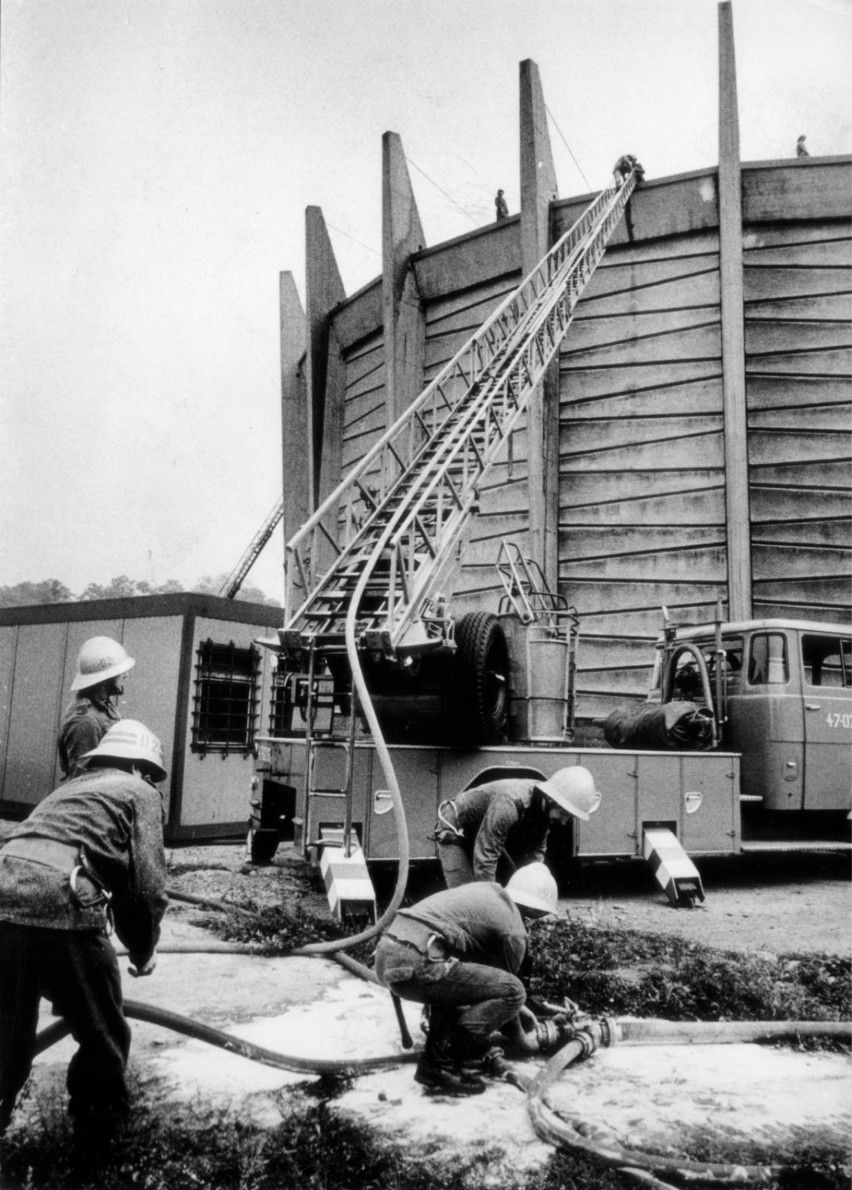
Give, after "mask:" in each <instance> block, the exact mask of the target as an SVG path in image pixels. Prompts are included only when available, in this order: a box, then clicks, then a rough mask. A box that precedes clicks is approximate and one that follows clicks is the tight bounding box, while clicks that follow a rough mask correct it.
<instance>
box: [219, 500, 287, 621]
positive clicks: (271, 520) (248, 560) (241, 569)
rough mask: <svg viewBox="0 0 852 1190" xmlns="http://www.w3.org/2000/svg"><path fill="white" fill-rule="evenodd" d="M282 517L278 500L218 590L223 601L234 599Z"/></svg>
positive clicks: (281, 509) (282, 513) (281, 501)
mask: <svg viewBox="0 0 852 1190" xmlns="http://www.w3.org/2000/svg"><path fill="white" fill-rule="evenodd" d="M283 516H284V501H283V499H281V498H279V499H278V500H277V501H276V502H275V505H274V506H273V508H272V510H271V512H270V513H269V515H268V516H267V517H266V518H265V520H264V522H263V524H262V525H261V526H260V528H259V529H258V531H257V533H255V535H254V537H253V538H252V539H251V541H250V542H249V544H248V546H247V547H246V551H245V553H244V554H243V555H242V557H241V558H240V560H239V562H237V564H236V566H235V567H234V569H233V570H232V571H231V573H230V574H229V575H228V577H227V578H226V579H225V581H224V582H223V583H222V586H221V587H220V588H219V594H220V595H221V596H223V597H224V598H225V599H234V598H235V597H236V594H237V592H238V591H239V589H240V587H241V586H242V585H243V582H244V581H245V577H246V575H247V574H248V572H249V571H250V570H251V568H252V566H254V564H255V562H256V561H257V559H258V558H259V557H260V554H261V551H262V550H263V547H264V546H265V545H266V543H267V541H269V539H270V537H271V536H272V534H273V533H274V532H275V526H276V525H277V524H278V522H279V521H280V520H281V518H282V517H283Z"/></svg>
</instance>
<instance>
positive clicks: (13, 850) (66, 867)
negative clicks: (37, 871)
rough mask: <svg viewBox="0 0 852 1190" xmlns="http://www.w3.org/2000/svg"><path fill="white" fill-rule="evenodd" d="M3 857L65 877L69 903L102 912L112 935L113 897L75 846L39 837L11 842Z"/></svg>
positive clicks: (5, 847)
mask: <svg viewBox="0 0 852 1190" xmlns="http://www.w3.org/2000/svg"><path fill="white" fill-rule="evenodd" d="M2 854H3V855H10V856H12V857H13V858H14V859H22V860H25V861H26V862H27V863H31V864H41V865H42V867H45V868H50V869H52V870H53V871H54V872H61V873H62V874H63V875H64V876H67V877H68V885H69V889H70V893H71V902H72V904H73V905H75V906H76V907H77V908H78V909H99V908H101V907H102V908H103V910H104V915H105V918H106V925H107V929H108V931H109V932H110V933H111V932H112V912H111V908H110V901H111V900H112V893H111V892H110V891H109V889H108V888H107V887H106V885H105V884H104V883H103V881H102V880H101V879H100V877H99V876H98V875H97V874H96V873H95V872H93V871H92V869H91V868H90V867H89V865H88V864H87V862H86V857H85V854H84V852H83V848H82V847H80V846H79V844H75V843H61V842H59V840H57V839H46V838H43V837H40V836H38V835H25V836H23V837H21V838H16V839H15V838H13V839H10V840H9V841H8V843H6V845H5V846H4V847H3V852H2Z"/></svg>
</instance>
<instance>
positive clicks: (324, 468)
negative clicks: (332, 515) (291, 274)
mask: <svg viewBox="0 0 852 1190" xmlns="http://www.w3.org/2000/svg"><path fill="white" fill-rule="evenodd" d="M305 295H306V305H307V314H306V319H307V322H306V328H307V342H306V351H307V355H306V365H307V367H306V378H307V414H308V434H307V441H306V450H307V454H308V467H309V469H310V470H309V474H310V484H309V486H310V493H311V501H312V511H313V508H316V507H317V505H318V504H320V503H321V501H322V498H323V497H322V493H323V491H325V492H326V493H328V492H330V491H332V490H333V489H334V488H335V487H336V486H337V484H338V483H339V482H340V452H341V442H340V435H341V428H342V419H343V396H344V392H343V385H344V375H343V361H342V359H341V358H340V352H339V350H338V349H337V347H336V344H335V342H334V338H333V335H332V334H331V330H330V316H331V312H332V310H333V309H334V308H335V306H337V305H338V304H339V303H340V302H342V301H343V300H344V299H345V297H346V293H345V291H344V289H343V282H342V281H341V279H340V272H339V270H338V268H337V261H336V260H335V257H334V250H333V249H332V246H331V241H330V240H329V238H328V231H327V230H326V226H325V219H324V218H323V214H322V211H321V210H320V208H319V207H308V208H307V210H306V211H305ZM335 457H336V459H337V469H336V471H335V467H334V461H335Z"/></svg>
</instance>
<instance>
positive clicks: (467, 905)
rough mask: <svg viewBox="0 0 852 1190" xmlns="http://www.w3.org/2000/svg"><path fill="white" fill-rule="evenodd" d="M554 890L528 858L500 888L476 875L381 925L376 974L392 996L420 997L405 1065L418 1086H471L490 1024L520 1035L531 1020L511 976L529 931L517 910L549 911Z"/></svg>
mask: <svg viewBox="0 0 852 1190" xmlns="http://www.w3.org/2000/svg"><path fill="white" fill-rule="evenodd" d="M557 898H558V894H557V889H556V881H555V880H554V879H553V876H552V875H551V874H550V871H549V870H548V868H547V867H546V865H545V864H543V863H532V864H527V866H526V867H524V868H520V869H519V870H518V871H517V872H516V873H515V875H514V876H513V877H512V878H511V880H510V881H509V883H508V884H507V885H506V887H505V888H501V887H500V885H499V884H494V883H486V882H479V883H476V884H466V885H463V886H462V887H460V888H450V889H445V890H444V891H443V892H439V893H435V894H434V895H433V896H431V897H426V898H425V900H423V901H419V902H418V903H417V904H416V905H412V906H410V907H409V908H408V909H402V910H400V912H399V913H398V914H397V915H396V917H395V918H394V920H393V921H392V922H391V924H390V926H389V927H388V928H387V930H385V932H384V934H383V935H382V938H381V940H380V942H379V945H378V946H377V948H376V967H375V969H376V975H377V976H378V978H379V980H380V982H381V983H382V984H384V986H385V987H387V988H388V989H389V990H390V991H391V992H392V994H393V995H395V996H399V997H400V999H402V1000H413V1001H415V1002H416V1003H418V1004H426V1005H428V1006H429V1032H428V1034H427V1038H426V1047H425V1049H424V1051H423V1053H422V1055H421V1057H420V1060H419V1061H418V1063H417V1069H416V1071H415V1074H414V1079H415V1081H416V1082H418V1083H419V1084H420V1085H421V1086H422V1087H424V1088H425V1089H426V1090H427V1091H429V1092H432V1093H437V1094H444V1095H451V1096H453V1097H456V1098H461V1097H462V1096H467V1095H479V1094H481V1093H482V1092H483V1091H484V1090H485V1086H486V1084H485V1082H484V1080H483V1078H482V1073H481V1071H482V1068H483V1059H484V1058H485V1056H486V1054H487V1053H488V1051H489V1049H490V1048H491V1044H492V1038H493V1034H494V1033H495V1032H498V1031H500V1030H503V1031H504V1032H507V1033H508V1035H509V1036H510V1038H512V1039H520V1037H521V1035H522V1034H524V1033H526V1032H529V1026H530V1025H531V1024H533V1025H534V1023H535V1019H534V1018H533V1017H532V1014H530V1013H529V1012H528V1010H527V1009H526V1008H525V1007H524V1004H525V1001H526V992H525V990H524V985H523V983H522V982H521V980H520V978H519V972H520V970H521V967H522V964H523V962H524V959H525V958H526V954H527V946H528V941H529V938H528V934H527V929H526V926H525V925H524V918H525V917H542V916H544V915H545V914H549V913H555V912H556V909H557ZM525 1025H526V1028H525Z"/></svg>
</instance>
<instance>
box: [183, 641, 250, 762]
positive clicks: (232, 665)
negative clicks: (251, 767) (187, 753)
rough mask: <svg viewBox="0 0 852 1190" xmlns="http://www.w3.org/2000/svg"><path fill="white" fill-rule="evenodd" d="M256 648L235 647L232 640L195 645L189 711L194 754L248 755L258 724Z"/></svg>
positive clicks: (204, 642) (203, 642)
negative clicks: (231, 753) (237, 753)
mask: <svg viewBox="0 0 852 1190" xmlns="http://www.w3.org/2000/svg"><path fill="white" fill-rule="evenodd" d="M259 670H260V654H259V652H258V650H257V649H255V648H252V647H249V648H247V649H242V648H238V647H237V646H236V645H235V644H234V642H233V641H231V642H230V643H229V644H226V645H222V644H216V643H215V641H212V640H205V641H202V642H201V643H200V644H199V646H198V655H197V663H196V670H195V701H194V705H193V712H192V750H193V752H247V751H248V750H249V749H250V748H251V746H252V744H253V743H254V736H255V730H256V722H257V704H258V686H259V681H258V674H259Z"/></svg>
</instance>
